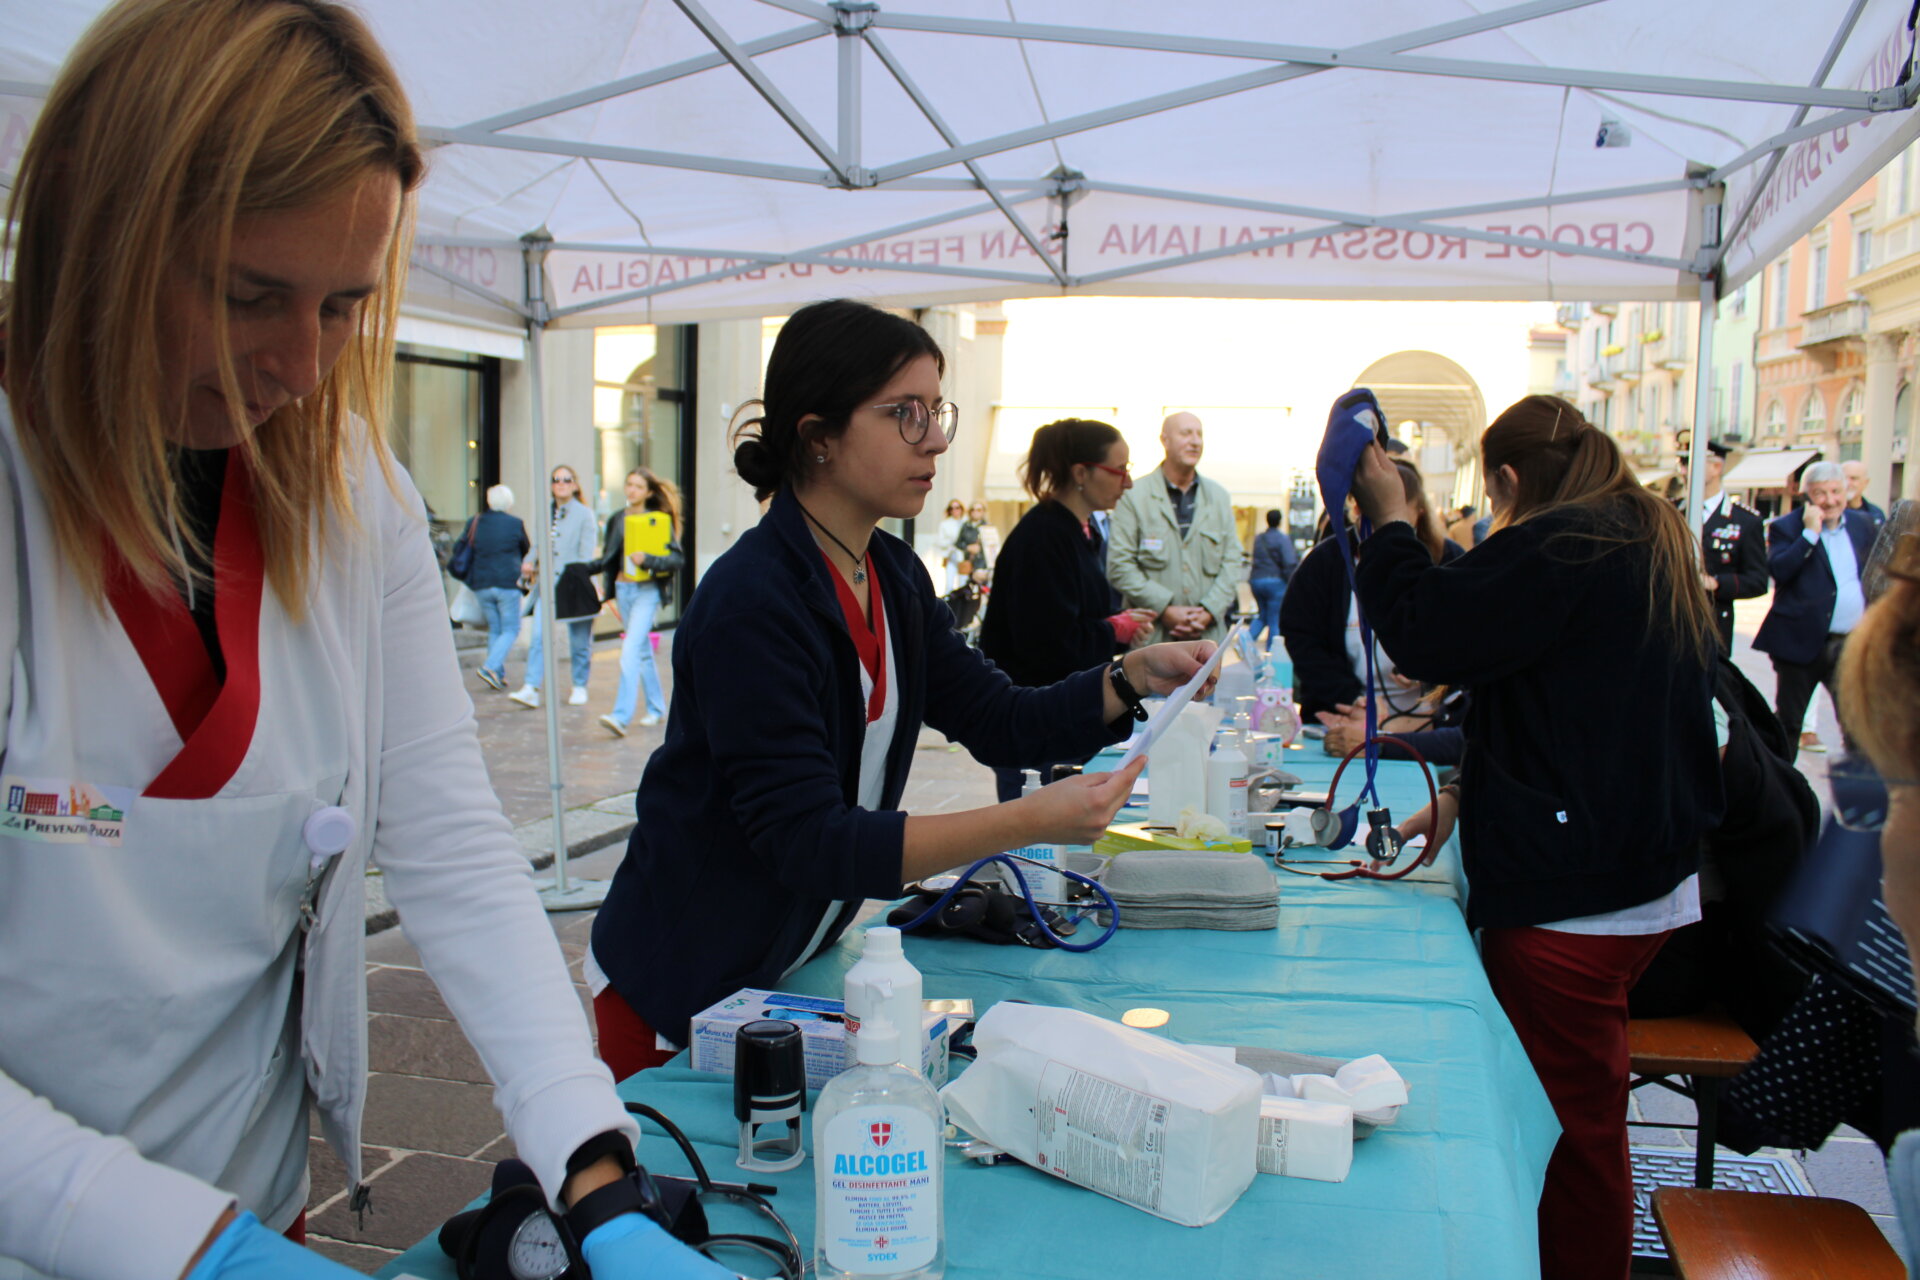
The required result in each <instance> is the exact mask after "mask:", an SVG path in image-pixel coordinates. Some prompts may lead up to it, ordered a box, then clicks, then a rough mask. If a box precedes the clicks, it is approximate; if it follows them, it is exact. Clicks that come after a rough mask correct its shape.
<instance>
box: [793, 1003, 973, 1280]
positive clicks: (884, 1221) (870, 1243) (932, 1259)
mask: <svg viewBox="0 0 1920 1280" xmlns="http://www.w3.org/2000/svg"><path fill="white" fill-rule="evenodd" d="M899 1054H900V1047H899V1040H898V1037H897V1036H896V1034H895V1032H894V1030H893V1026H892V1024H891V1023H882V1022H878V1021H875V1022H871V1023H869V1024H868V1027H867V1029H866V1030H865V1031H863V1032H862V1033H861V1036H860V1041H859V1055H860V1065H858V1066H856V1067H855V1068H854V1069H853V1070H851V1071H846V1072H843V1073H841V1074H840V1075H837V1076H835V1077H834V1078H833V1079H831V1080H829V1081H828V1082H827V1086H826V1088H824V1089H822V1090H821V1091H820V1098H819V1101H818V1102H817V1103H816V1104H815V1105H814V1109H813V1152H814V1192H815V1195H814V1222H813V1241H814V1244H813V1265H814V1273H815V1274H816V1275H817V1276H819V1277H820V1280H840V1278H841V1277H858V1278H859V1280H939V1277H940V1276H942V1275H944V1274H945V1273H946V1264H947V1257H946V1221H945V1217H944V1214H943V1211H942V1193H943V1191H944V1170H943V1168H942V1165H941V1161H942V1159H943V1157H944V1156H945V1154H946V1153H945V1150H944V1148H943V1147H942V1146H941V1142H940V1135H941V1132H942V1130H944V1129H945V1127H946V1123H947V1113H946V1107H945V1106H944V1105H943V1104H942V1103H941V1101H940V1095H939V1094H938V1093H935V1092H934V1089H933V1086H932V1085H930V1084H928V1083H927V1082H926V1080H925V1079H923V1078H922V1077H921V1076H920V1075H919V1074H918V1073H916V1072H912V1071H908V1070H906V1069H905V1068H904V1067H902V1066H900V1065H899V1064H898V1063H897V1062H895V1061H894V1059H895V1058H896V1057H898V1056H899Z"/></svg>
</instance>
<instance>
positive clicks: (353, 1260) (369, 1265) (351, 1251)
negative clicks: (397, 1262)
mask: <svg viewBox="0 0 1920 1280" xmlns="http://www.w3.org/2000/svg"><path fill="white" fill-rule="evenodd" d="M307 1247H308V1248H309V1249H312V1250H313V1251H314V1252H316V1253H318V1254H320V1255H322V1256H323V1257H327V1258H331V1259H332V1260H333V1261H335V1262H337V1263H339V1264H340V1265H341V1266H343V1267H352V1268H353V1269H354V1270H355V1271H358V1272H360V1273H361V1274H362V1275H372V1274H373V1273H374V1272H376V1271H378V1270H379V1269H380V1268H382V1267H384V1266H386V1265H387V1264H388V1263H389V1262H392V1261H393V1260H394V1259H395V1258H397V1257H399V1256H400V1254H401V1252H402V1251H401V1250H399V1249H377V1248H375V1247H374V1246H372V1245H368V1244H347V1243H345V1242H344V1241H341V1240H329V1239H327V1238H325V1237H324V1236H314V1235H311V1234H309V1235H308V1236H307Z"/></svg>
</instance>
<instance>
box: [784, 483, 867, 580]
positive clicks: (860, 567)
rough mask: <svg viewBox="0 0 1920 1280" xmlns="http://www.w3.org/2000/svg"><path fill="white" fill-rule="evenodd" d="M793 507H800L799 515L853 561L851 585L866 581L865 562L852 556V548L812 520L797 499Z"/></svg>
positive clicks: (810, 513) (809, 512) (811, 515)
mask: <svg viewBox="0 0 1920 1280" xmlns="http://www.w3.org/2000/svg"><path fill="white" fill-rule="evenodd" d="M793 505H794V506H796V507H800V514H801V515H803V516H805V517H806V518H807V519H808V520H811V521H813V527H814V528H816V529H818V530H819V531H820V532H822V533H824V534H826V535H827V537H828V539H830V540H831V541H832V543H833V545H834V546H836V547H838V548H840V549H841V550H842V551H844V552H846V553H847V559H849V560H851V561H853V584H854V585H855V586H856V587H857V586H859V585H860V584H861V583H863V582H865V581H866V580H867V562H866V561H865V560H864V559H862V558H861V557H859V556H857V555H855V554H853V548H852V547H849V546H848V545H847V544H846V543H844V542H842V541H840V539H838V538H836V537H834V536H833V530H831V529H829V528H827V526H825V525H823V524H821V523H820V522H819V521H818V520H817V519H814V514H813V512H811V511H809V510H807V509H806V508H805V507H804V506H801V504H800V500H799V499H798V498H796V499H794V503H793Z"/></svg>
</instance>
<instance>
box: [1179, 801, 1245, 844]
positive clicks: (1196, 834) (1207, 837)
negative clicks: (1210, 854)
mask: <svg viewBox="0 0 1920 1280" xmlns="http://www.w3.org/2000/svg"><path fill="white" fill-rule="evenodd" d="M1173 834H1175V835H1177V836H1179V837H1180V838H1181V839H1182V840H1202V841H1205V842H1207V843H1208V844H1217V843H1220V842H1222V841H1225V840H1228V839H1231V838H1232V837H1231V836H1230V834H1229V833H1228V831H1227V824H1226V822H1225V821H1224V820H1223V819H1220V818H1216V817H1214V816H1213V815H1212V814H1210V813H1201V812H1200V811H1199V810H1197V809H1195V808H1194V807H1193V806H1192V805H1187V806H1186V807H1185V808H1183V809H1181V810H1180V820H1179V821H1178V822H1176V823H1174V826H1173Z"/></svg>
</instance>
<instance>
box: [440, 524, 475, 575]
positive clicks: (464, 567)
mask: <svg viewBox="0 0 1920 1280" xmlns="http://www.w3.org/2000/svg"><path fill="white" fill-rule="evenodd" d="M479 523H480V517H479V516H475V517H474V518H473V519H471V520H469V521H467V532H466V534H465V536H463V537H462V538H461V539H460V544H459V545H458V546H456V547H455V548H454V549H453V554H452V555H450V556H448V557H447V576H448V577H449V578H452V579H454V580H455V581H456V582H465V581H466V580H467V575H468V574H470V573H472V572H473V530H474V527H475V526H476V525H478V524H479Z"/></svg>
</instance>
